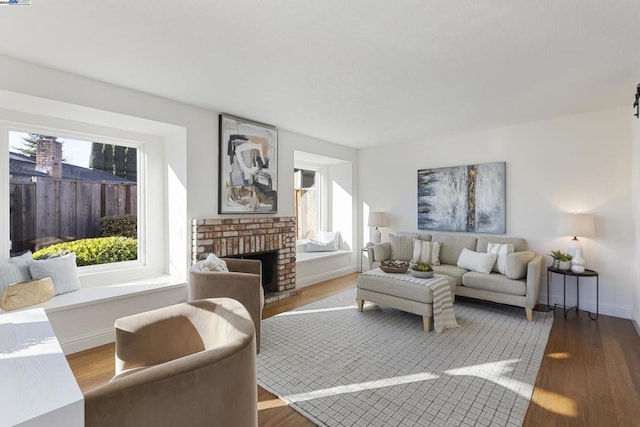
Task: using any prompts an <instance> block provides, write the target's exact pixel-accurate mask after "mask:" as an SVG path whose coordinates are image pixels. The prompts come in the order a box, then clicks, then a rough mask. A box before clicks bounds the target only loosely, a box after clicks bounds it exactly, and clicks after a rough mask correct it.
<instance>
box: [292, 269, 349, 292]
mask: <svg viewBox="0 0 640 427" xmlns="http://www.w3.org/2000/svg"><path fill="white" fill-rule="evenodd" d="M357 271H358V266H355V265H350V266H348V267H344V268H340V269H338V270H332V271H327V272H324V273H320V274H315V275H313V276H308V277H302V278H301V277H297V278H296V288H304V287H305V286H310V285H315V284H316V283H320V282H324V281H327V280H331V279H335V278H337V277H341V276H346V275H347V274H351V273H355V272H357Z"/></svg>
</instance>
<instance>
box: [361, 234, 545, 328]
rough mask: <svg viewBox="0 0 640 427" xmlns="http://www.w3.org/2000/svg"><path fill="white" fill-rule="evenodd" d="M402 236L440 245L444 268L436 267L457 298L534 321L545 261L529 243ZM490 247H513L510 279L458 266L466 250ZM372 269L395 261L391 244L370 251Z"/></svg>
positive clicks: (492, 238) (508, 239)
mask: <svg viewBox="0 0 640 427" xmlns="http://www.w3.org/2000/svg"><path fill="white" fill-rule="evenodd" d="M399 235H402V236H412V237H413V238H416V239H420V240H426V241H432V242H439V243H440V265H434V266H433V270H434V271H435V273H436V274H442V275H446V276H449V277H451V278H453V279H454V280H455V283H456V286H455V295H459V296H464V297H470V298H476V299H480V300H484V301H491V302H496V303H501V304H509V305H514V306H518V307H523V308H524V309H525V312H526V315H527V319H528V320H529V321H531V319H532V315H533V313H532V309H533V307H534V306H535V305H536V303H537V301H538V294H539V292H540V281H541V278H542V270H543V264H544V259H543V257H542V255H538V254H536V253H535V252H533V251H529V250H528V249H527V241H526V240H525V239H522V238H517V237H498V236H488V235H487V236H468V235H463V234H446V233H434V234H425V233H399ZM489 243H511V244H513V246H514V253H513V254H511V255H508V256H507V263H508V265H509V267H510V269H509V270H510V271H513V274H511V273H510V277H507V275H504V274H500V273H498V272H496V271H493V272H491V273H489V274H485V273H478V272H475V271H469V270H466V269H464V268H460V267H458V266H457V264H458V258H459V257H460V254H461V253H462V251H463V249H464V248H466V249H468V250H471V251H475V252H486V251H487V245H488V244H489ZM368 258H369V268H370V269H372V268H376V267H378V266H379V265H380V261H383V260H386V259H392V245H391V243H390V242H384V243H379V244H376V245H374V246H371V247H369V248H368Z"/></svg>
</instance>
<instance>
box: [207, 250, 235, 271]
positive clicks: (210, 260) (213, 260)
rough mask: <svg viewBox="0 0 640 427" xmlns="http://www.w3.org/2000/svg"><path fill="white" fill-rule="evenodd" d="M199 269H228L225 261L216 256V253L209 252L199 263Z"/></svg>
mask: <svg viewBox="0 0 640 427" xmlns="http://www.w3.org/2000/svg"><path fill="white" fill-rule="evenodd" d="M200 270H202V271H229V268H227V263H226V262H224V261H223V260H221V259H220V258H218V257H217V256H216V254H209V256H208V257H207V259H205V260H204V261H202V262H201V263H200Z"/></svg>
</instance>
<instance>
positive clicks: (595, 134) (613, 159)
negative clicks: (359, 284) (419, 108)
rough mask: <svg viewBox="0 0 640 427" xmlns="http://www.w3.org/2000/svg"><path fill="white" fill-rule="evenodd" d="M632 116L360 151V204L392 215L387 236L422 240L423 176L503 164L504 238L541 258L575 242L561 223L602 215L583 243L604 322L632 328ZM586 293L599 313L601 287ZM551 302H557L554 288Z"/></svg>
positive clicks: (622, 113) (600, 116)
mask: <svg viewBox="0 0 640 427" xmlns="http://www.w3.org/2000/svg"><path fill="white" fill-rule="evenodd" d="M630 116H631V114H630V111H629V109H628V108H625V109H616V110H610V111H602V112H596V113H591V114H584V115H577V116H569V117H563V118H557V119H553V120H546V121H540V122H534V123H528V124H522V125H518V126H509V127H500V128H494V129H488V130H482V131H477V132H472V133H465V134H459V135H451V136H447V137H442V138H436V139H432V140H426V141H424V142H421V143H415V144H404V145H393V146H388V147H378V148H372V149H364V150H361V151H360V153H359V168H360V170H359V174H358V178H359V184H360V188H359V191H360V194H361V197H362V199H361V201H362V202H363V203H364V204H367V205H368V206H372V207H375V209H379V210H383V211H386V212H388V213H389V218H390V225H389V227H388V228H387V229H383V230H382V231H383V234H385V233H388V232H390V231H407V230H416V229H417V195H416V188H417V170H418V169H424V168H434V167H444V166H456V165H466V164H474V163H486V162H497V161H506V162H507V233H506V234H507V235H509V236H518V237H524V238H526V239H527V240H528V242H529V246H530V248H531V249H533V250H535V251H537V252H539V253H541V254H547V253H548V252H549V251H551V250H553V249H558V248H559V249H563V250H566V247H567V245H568V243H569V240H570V238H569V237H563V236H559V235H558V232H557V230H558V228H557V223H558V217H559V214H560V213H561V212H575V211H578V212H585V213H586V212H589V213H593V214H594V215H596V233H597V237H595V238H594V239H581V241H582V243H583V247H584V254H585V259H586V262H587V268H592V269H594V270H597V271H598V272H599V273H600V312H601V313H604V314H610V315H614V316H619V317H625V318H630V317H631V313H632V304H631V301H632V296H633V289H634V287H637V285H636V280H637V275H636V265H637V263H636V259H635V229H634V227H635V221H634V214H633V210H632V191H633V190H632V168H633V164H632V135H631V118H630ZM385 171H388V172H387V173H384V172H385ZM547 261H548V262H549V263H550V259H549V258H548V257H547ZM583 280H584V279H583ZM582 283H583V282H581V290H582V292H581V293H580V296H581V299H580V303H581V307H584V308H585V309H589V310H595V289H594V288H595V286H589V285H587V284H582ZM585 283H588V282H587V281H585ZM571 287H572V286H569V285H568V286H567V288H568V300H569V301H571V300H572V299H575V291H573V292H571V291H570V290H569V288H571ZM551 295H552V300H556V301H557V302H561V300H562V288H561V286H558V285H557V284H556V283H555V282H554V283H553V288H552V290H551ZM541 301H545V302H546V280H545V281H544V282H543V286H542V290H541Z"/></svg>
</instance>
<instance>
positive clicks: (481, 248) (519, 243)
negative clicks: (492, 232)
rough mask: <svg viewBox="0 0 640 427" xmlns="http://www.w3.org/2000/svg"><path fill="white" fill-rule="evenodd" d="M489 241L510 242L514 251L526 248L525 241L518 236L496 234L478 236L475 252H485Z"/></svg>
mask: <svg viewBox="0 0 640 427" xmlns="http://www.w3.org/2000/svg"><path fill="white" fill-rule="evenodd" d="M489 243H507V244H508V243H511V244H512V245H513V251H514V252H522V251H526V250H527V241H526V240H525V239H522V238H520V237H498V236H478V245H477V246H476V248H475V249H474V250H475V251H476V252H487V246H488V245H489Z"/></svg>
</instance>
